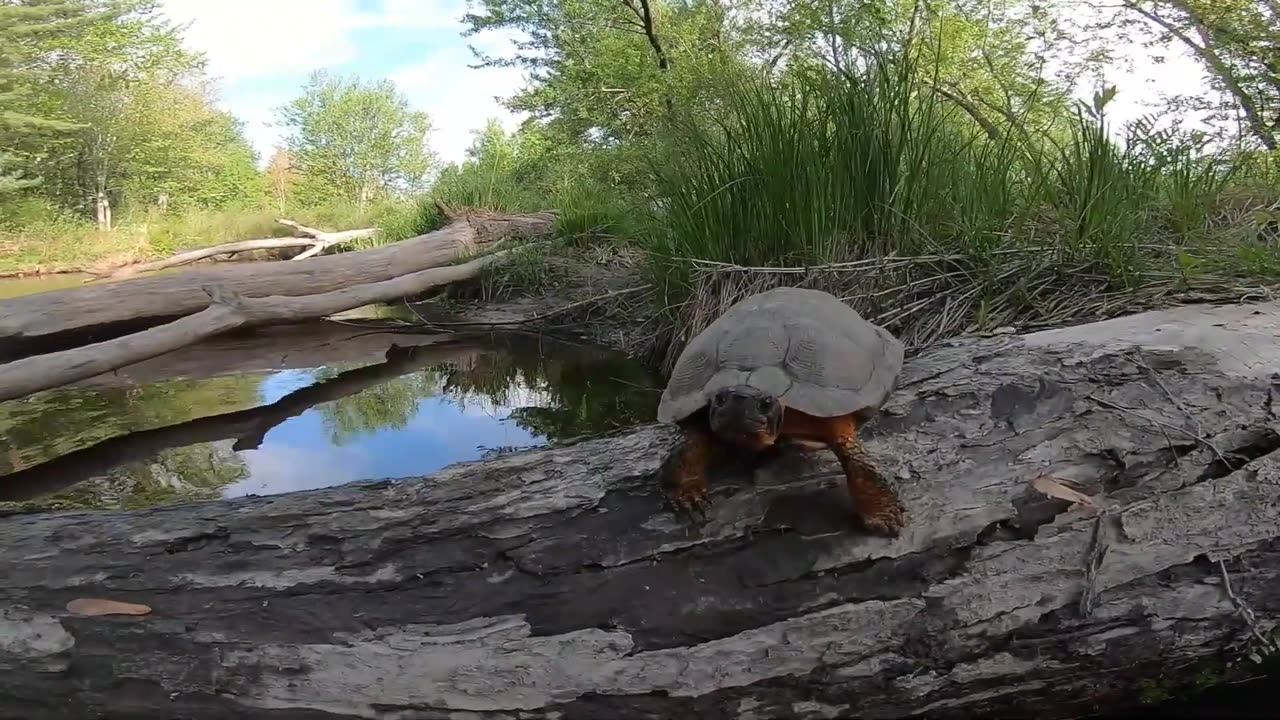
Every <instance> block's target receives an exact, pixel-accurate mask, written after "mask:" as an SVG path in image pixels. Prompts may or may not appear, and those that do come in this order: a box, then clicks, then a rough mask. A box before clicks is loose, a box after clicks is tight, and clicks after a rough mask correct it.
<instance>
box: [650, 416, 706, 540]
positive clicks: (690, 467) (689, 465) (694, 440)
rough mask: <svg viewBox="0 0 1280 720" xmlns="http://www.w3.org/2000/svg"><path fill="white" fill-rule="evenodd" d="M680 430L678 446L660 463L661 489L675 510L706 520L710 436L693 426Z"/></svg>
mask: <svg viewBox="0 0 1280 720" xmlns="http://www.w3.org/2000/svg"><path fill="white" fill-rule="evenodd" d="M681 430H682V431H683V432H682V437H681V438H680V442H679V444H677V445H676V447H675V449H674V450H672V451H671V455H669V456H668V457H667V460H666V462H664V463H663V467H662V480H663V489H664V490H665V491H666V493H667V499H668V501H670V503H671V504H672V506H674V507H675V509H676V510H677V511H679V512H682V513H686V514H689V515H697V516H701V517H705V516H706V510H707V508H708V507H709V506H710V505H711V501H710V500H709V499H708V498H707V465H708V463H709V461H710V457H711V436H710V435H709V434H708V432H707V430H706V429H705V428H703V427H700V426H698V425H694V424H691V425H686V426H683V427H682V428H681Z"/></svg>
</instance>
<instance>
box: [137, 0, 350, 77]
mask: <svg viewBox="0 0 1280 720" xmlns="http://www.w3.org/2000/svg"><path fill="white" fill-rule="evenodd" d="M162 7H163V8H164V13H165V15H167V16H168V17H169V18H170V19H172V20H174V21H176V22H180V23H191V25H190V27H189V28H188V29H187V31H186V40H187V45H188V46H189V47H191V48H192V49H194V50H199V51H201V52H204V53H206V54H207V55H208V57H209V71H210V74H211V75H213V76H214V77H217V78H221V79H222V80H224V81H225V82H227V83H234V82H239V81H242V80H245V79H250V78H262V77H269V76H271V75H279V74H283V73H288V72H295V71H306V70H310V69H311V68H314V67H317V66H320V65H337V64H341V63H344V62H347V61H349V60H351V59H352V58H354V57H355V45H354V43H353V42H352V40H351V31H352V25H353V23H354V22H355V21H356V18H357V17H359V12H358V9H357V3H356V2H355V0H310V1H309V0H267V1H265V2H264V1H263V0H221V2H218V3H212V2H209V1H208V0H163V3H162Z"/></svg>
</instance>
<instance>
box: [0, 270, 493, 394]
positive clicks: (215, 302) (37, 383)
mask: <svg viewBox="0 0 1280 720" xmlns="http://www.w3.org/2000/svg"><path fill="white" fill-rule="evenodd" d="M506 252H508V251H507V250H500V251H498V252H495V253H490V254H488V255H484V256H481V257H478V258H476V259H474V260H471V261H469V262H465V263H461V264H459V265H450V266H446V267H437V268H429V269H427V270H420V271H418V272H416V273H410V274H408V275H402V276H400V277H397V278H392V279H390V280H384V281H382V282H376V283H369V284H367V285H355V286H353V287H348V288H344V289H342V290H334V291H332V292H327V293H319V294H316V295H300V296H294V297H289V296H271V297H258V298H245V297H240V296H238V295H236V294H234V293H231V292H229V291H227V290H226V289H225V288H223V287H221V286H216V285H215V286H207V287H205V288H204V291H205V293H206V294H207V295H208V297H209V300H210V303H209V306H208V307H207V308H205V309H204V310H202V311H201V312H198V313H196V314H194V315H188V316H187V317H184V318H179V319H178V320H174V321H173V322H171V323H167V324H165V325H160V326H157V327H153V328H151V329H149V330H143V331H141V332H137V333H134V334H132V335H126V336H124V337H119V338H115V339H112V340H106V341H103V342H99V343H94V344H92V345H86V346H84V347H79V348H73V349H70V350H62V351H59V352H53V353H49V354H46V355H39V356H35V357H28V358H23V359H21V360H14V361H13V362H9V363H5V364H3V365H0V402H3V401H5V400H12V399H14V398H20V397H24V396H26V395H30V394H31V393H35V392H39V391H41V390H48V389H50V388H55V387H60V386H62V385H66V384H68V383H73V382H77V381H80V380H84V379H87V378H91V377H94V376H96V375H101V374H102V373H105V372H109V371H111V370H114V369H116V368H122V367H125V366H128V365H132V364H133V363H137V362H141V361H143V360H149V359H151V358H154V357H159V356H161V355H164V354H165V353H168V352H172V351H173V350H177V349H178V348H182V347H186V346H189V345H193V344H195V343H197V342H200V341H202V340H205V339H207V338H211V337H213V336H215V335H219V334H221V333H225V332H228V331H231V330H236V329H240V328H251V327H262V326H264V325H280V324H286V323H293V322H300V321H303V320H314V319H316V318H323V317H325V316H328V315H332V314H334V313H339V312H342V311H344V310H351V309H353V308H358V307H361V306H363V305H370V304H372V303H378V302H386V301H388V300H395V299H398V298H403V297H405V296H407V295H416V294H418V293H422V292H425V291H426V290H429V289H431V288H433V287H438V286H441V285H448V284H449V283H454V282H458V281H460V280H465V279H468V278H473V277H476V276H477V275H479V274H480V271H481V270H483V269H484V268H485V267H487V266H488V265H489V264H491V263H492V262H493V261H494V260H496V259H498V258H499V257H501V256H502V255H503V254H505V253H506Z"/></svg>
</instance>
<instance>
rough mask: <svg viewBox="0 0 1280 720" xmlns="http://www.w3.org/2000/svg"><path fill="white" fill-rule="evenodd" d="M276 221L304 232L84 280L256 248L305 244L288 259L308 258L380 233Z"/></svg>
mask: <svg viewBox="0 0 1280 720" xmlns="http://www.w3.org/2000/svg"><path fill="white" fill-rule="evenodd" d="M276 222H277V223H279V224H281V225H284V226H286V227H290V228H293V229H294V230H296V231H297V232H300V233H302V235H301V237H298V236H295V237H277V238H260V239H258V240H237V241H235V242H229V243H222V244H221V245H211V246H209V247H203V248H196V249H195V250H188V251H187V252H183V253H178V254H177V255H172V256H170V257H167V258H162V259H160V260H153V261H151V262H145V263H136V264H133V265H124V266H121V267H117V268H114V269H112V270H110V271H108V272H105V273H100V274H98V275H97V277H93V278H89V279H88V280H85V282H95V281H97V280H102V279H109V280H118V279H120V278H126V277H131V276H133V275H138V274H141V273H147V272H155V271H157V270H167V269H169V268H174V267H181V266H183V265H190V264H191V263H193V262H198V261H200V260H204V259H206V258H211V257H217V256H219V255H235V254H237V253H242V252H252V251H254V250H283V249H287V248H296V247H304V248H307V249H306V250H304V251H302V252H301V253H299V254H297V255H295V256H293V257H292V258H289V260H290V261H294V260H305V259H307V258H309V257H312V256H314V255H319V254H320V253H322V252H324V251H325V250H328V249H329V248H331V247H333V246H335V245H341V244H343V243H348V242H351V241H352V240H359V239H361V238H367V237H373V236H374V235H376V234H377V233H378V229H377V228H362V229H359V230H342V231H340V232H325V231H323V230H317V229H315V228H313V227H307V226H306V225H302V224H299V223H296V222H294V221H292V220H284V219H277V220H276Z"/></svg>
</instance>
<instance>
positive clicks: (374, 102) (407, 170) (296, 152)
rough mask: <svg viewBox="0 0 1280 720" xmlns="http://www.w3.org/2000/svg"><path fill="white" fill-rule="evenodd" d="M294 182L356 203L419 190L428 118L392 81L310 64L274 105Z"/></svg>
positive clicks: (427, 165)
mask: <svg viewBox="0 0 1280 720" xmlns="http://www.w3.org/2000/svg"><path fill="white" fill-rule="evenodd" d="M278 112H279V115H280V120H281V124H282V125H283V126H284V127H286V128H288V129H289V134H288V135H287V136H286V139H285V143H286V147H287V149H288V151H289V154H290V156H291V157H292V159H293V160H294V163H295V167H296V169H297V172H298V174H299V176H300V187H303V188H306V191H307V192H308V193H310V194H312V195H313V196H314V195H320V196H327V197H326V198H325V199H338V198H341V199H345V200H348V201H350V202H353V203H355V204H356V205H357V206H358V207H359V208H360V209H362V210H363V209H364V208H366V207H367V206H368V205H369V204H370V203H371V202H373V201H375V200H378V199H380V198H384V197H388V196H403V195H408V194H412V193H415V192H418V191H420V190H421V189H422V188H423V187H424V186H425V184H426V182H427V178H428V174H429V173H430V171H431V169H432V167H433V165H434V164H435V158H434V155H433V154H432V153H431V151H430V150H429V149H428V147H427V136H428V133H429V132H430V130H431V122H430V119H429V118H428V117H427V114H426V113H424V112H421V111H418V110H413V109H412V108H410V106H409V101H408V99H406V98H405V97H404V95H403V94H401V93H400V92H399V91H398V90H397V89H396V87H395V84H394V83H392V82H390V81H387V80H380V81H377V82H372V83H365V82H362V81H361V80H360V79H359V78H350V79H345V78H341V77H337V76H334V75H332V74H330V73H328V72H325V71H317V72H315V73H313V74H312V75H311V78H310V79H309V81H308V82H307V84H306V86H305V87H304V88H303V92H302V94H301V95H300V96H299V97H298V98H296V99H294V100H293V101H292V102H290V103H289V104H287V105H285V106H283V107H281V108H279V110H278Z"/></svg>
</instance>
